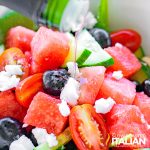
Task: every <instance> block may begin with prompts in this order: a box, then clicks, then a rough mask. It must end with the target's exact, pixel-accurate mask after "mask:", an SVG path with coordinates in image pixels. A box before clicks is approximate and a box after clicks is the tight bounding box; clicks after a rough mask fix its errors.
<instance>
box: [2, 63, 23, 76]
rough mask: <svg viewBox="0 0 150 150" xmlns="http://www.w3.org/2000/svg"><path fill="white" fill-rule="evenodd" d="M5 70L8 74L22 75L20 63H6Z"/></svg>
mask: <svg viewBox="0 0 150 150" xmlns="http://www.w3.org/2000/svg"><path fill="white" fill-rule="evenodd" d="M5 71H6V72H8V73H9V74H10V75H22V74H23V72H22V69H21V65H6V66H5Z"/></svg>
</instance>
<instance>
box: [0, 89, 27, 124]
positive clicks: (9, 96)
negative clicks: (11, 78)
mask: <svg viewBox="0 0 150 150" xmlns="http://www.w3.org/2000/svg"><path fill="white" fill-rule="evenodd" d="M25 115H26V109H25V108H23V107H22V106H21V105H20V104H19V103H18V102H17V100H16V97H15V93H14V92H13V91H11V90H8V91H5V92H0V118H4V117H12V118H15V119H17V120H19V121H21V122H22V121H23V119H24V116H25Z"/></svg>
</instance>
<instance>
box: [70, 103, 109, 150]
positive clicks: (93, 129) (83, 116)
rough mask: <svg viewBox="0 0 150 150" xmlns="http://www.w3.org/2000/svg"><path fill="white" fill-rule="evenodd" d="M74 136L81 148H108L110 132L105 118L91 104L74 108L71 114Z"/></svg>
mask: <svg viewBox="0 0 150 150" xmlns="http://www.w3.org/2000/svg"><path fill="white" fill-rule="evenodd" d="M69 124H70V131H71V135H72V138H73V140H74V142H75V144H76V145H77V147H78V149H80V150H108V137H109V136H108V133H107V130H106V126H105V123H104V120H103V118H102V117H101V116H100V115H99V114H97V113H96V112H95V109H94V108H93V106H92V105H90V104H83V105H78V106H75V107H73V108H72V110H71V113H70V116H69Z"/></svg>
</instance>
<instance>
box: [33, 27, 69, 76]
mask: <svg viewBox="0 0 150 150" xmlns="http://www.w3.org/2000/svg"><path fill="white" fill-rule="evenodd" d="M68 52H69V42H68V39H67V37H66V35H65V34H64V33H60V32H54V31H52V30H51V29H48V28H46V27H40V28H39V30H38V31H37V32H36V34H35V36H34V38H33V40H32V42H31V53H32V63H31V72H32V73H38V72H44V71H46V70H51V69H57V68H58V67H60V66H61V65H62V64H63V62H64V60H65V58H66V56H67V55H68Z"/></svg>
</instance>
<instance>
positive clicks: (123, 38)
mask: <svg viewBox="0 0 150 150" xmlns="http://www.w3.org/2000/svg"><path fill="white" fill-rule="evenodd" d="M110 37H111V42H112V46H114V45H115V44H116V43H120V44H122V45H124V46H126V47H128V48H129V49H130V50H131V51H132V52H135V51H136V50H137V49H138V48H139V47H140V46H141V36H140V35H139V33H137V32H136V31H134V30H130V29H124V30H119V31H116V32H112V33H111V34H110Z"/></svg>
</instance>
